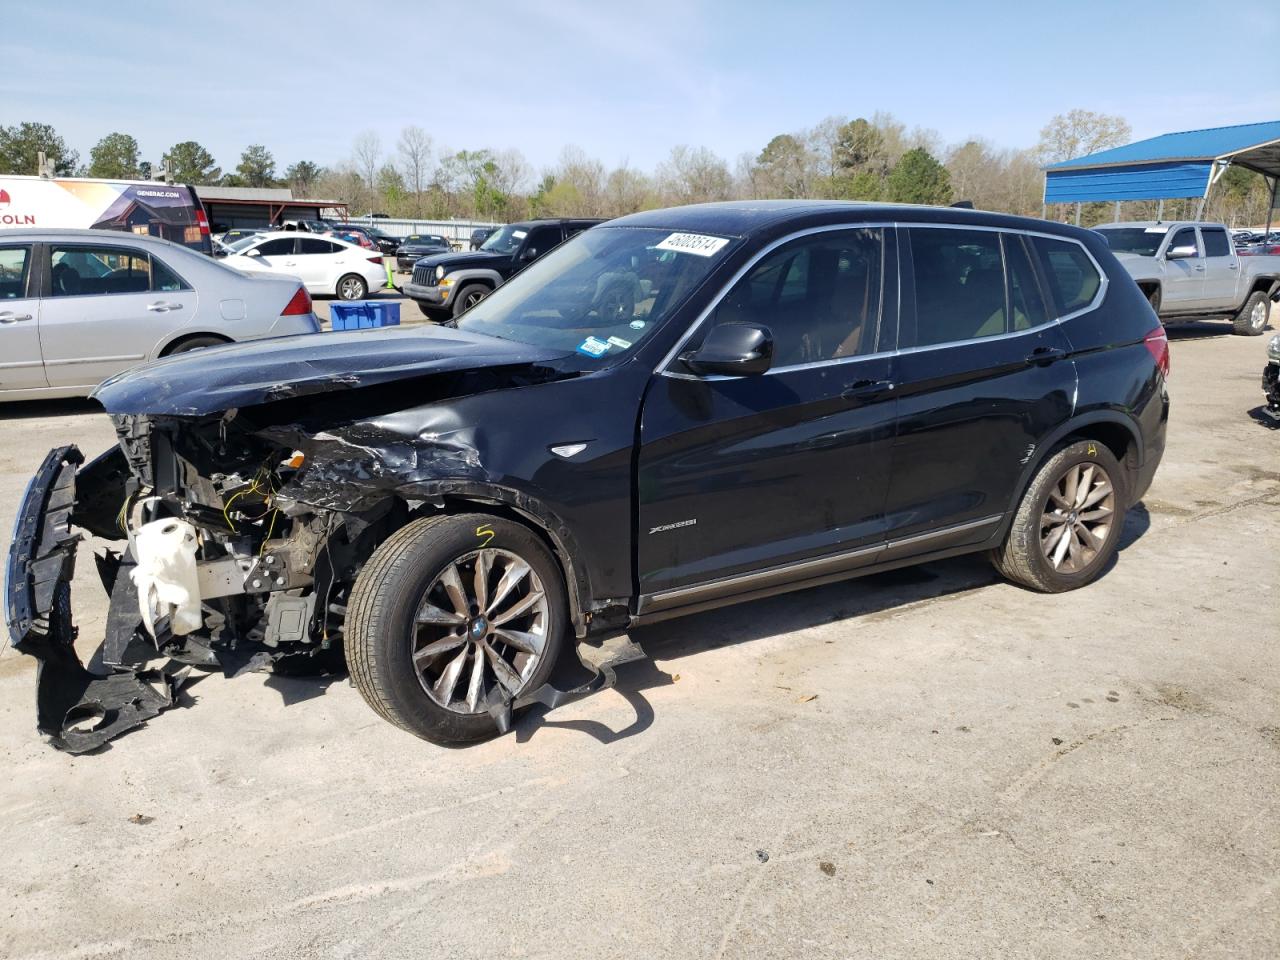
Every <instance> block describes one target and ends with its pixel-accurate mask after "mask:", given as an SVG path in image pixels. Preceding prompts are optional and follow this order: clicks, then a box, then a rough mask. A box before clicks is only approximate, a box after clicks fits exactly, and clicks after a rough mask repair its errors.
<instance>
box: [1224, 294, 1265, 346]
mask: <svg viewBox="0 0 1280 960" xmlns="http://www.w3.org/2000/svg"><path fill="white" fill-rule="evenodd" d="M1270 315H1271V300H1270V299H1269V298H1268V297H1267V295H1266V293H1265V292H1263V291H1262V290H1255V291H1254V292H1253V293H1251V294H1249V299H1248V300H1246V301H1245V302H1244V306H1243V307H1241V308H1240V312H1239V313H1237V314H1236V318H1235V322H1234V323H1233V324H1232V327H1233V330H1234V332H1235V333H1236V334H1238V335H1239V336H1244V337H1257V336H1261V335H1262V332H1263V331H1264V330H1266V329H1267V319H1268V317H1269V316H1270Z"/></svg>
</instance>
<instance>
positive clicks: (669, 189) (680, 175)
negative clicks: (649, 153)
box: [658, 144, 733, 203]
mask: <svg viewBox="0 0 1280 960" xmlns="http://www.w3.org/2000/svg"><path fill="white" fill-rule="evenodd" d="M658 184H659V191H660V193H661V194H662V195H663V199H664V200H668V201H670V202H671V203H706V202H708V201H711V200H727V199H728V198H729V195H730V192H731V189H732V186H733V178H732V177H731V176H730V175H729V166H728V164H726V163H725V162H724V161H723V160H722V159H720V157H718V156H716V155H715V154H714V153H712V152H711V151H710V150H708V149H707V148H706V147H689V146H687V145H685V144H679V145H678V146H675V147H672V148H671V155H670V156H669V157H668V158H667V160H666V162H665V163H663V164H662V165H661V166H659V167H658Z"/></svg>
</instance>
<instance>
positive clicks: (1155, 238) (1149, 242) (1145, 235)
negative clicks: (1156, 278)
mask: <svg viewBox="0 0 1280 960" xmlns="http://www.w3.org/2000/svg"><path fill="white" fill-rule="evenodd" d="M1167 232H1168V228H1167V227H1100V228H1098V233H1100V234H1102V235H1103V236H1104V237H1105V238H1106V240H1107V246H1109V247H1110V248H1111V249H1112V250H1113V251H1115V252H1116V253H1136V254H1137V255H1138V256H1140V257H1154V256H1155V254H1156V251H1157V250H1159V249H1160V243H1161V241H1163V240H1164V235H1165V234H1166V233H1167Z"/></svg>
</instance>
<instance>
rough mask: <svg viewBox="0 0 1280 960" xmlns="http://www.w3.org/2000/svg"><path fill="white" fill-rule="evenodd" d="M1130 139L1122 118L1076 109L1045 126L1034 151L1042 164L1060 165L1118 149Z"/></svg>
mask: <svg viewBox="0 0 1280 960" xmlns="http://www.w3.org/2000/svg"><path fill="white" fill-rule="evenodd" d="M1132 135H1133V130H1132V129H1131V128H1130V127H1129V121H1127V120H1125V118H1124V117H1117V116H1113V115H1111V114H1106V113H1094V112H1093V111H1092V110H1078V109H1077V110H1072V111H1070V112H1068V113H1065V114H1063V113H1060V114H1058V115H1057V116H1055V117H1054V118H1053V119H1052V120H1050V121H1049V122H1048V123H1047V124H1046V125H1045V127H1044V129H1043V130H1041V131H1040V143H1039V145H1038V147H1037V151H1038V152H1039V155H1040V160H1041V162H1042V163H1046V164H1049V163H1061V162H1062V161H1063V160H1074V159H1075V158H1076V157H1083V156H1086V155H1087V154H1090V153H1096V152H1097V151H1099V150H1106V149H1107V148H1108V147H1118V146H1120V145H1121V144H1125V143H1128V142H1129V139H1130V137H1131V136H1132Z"/></svg>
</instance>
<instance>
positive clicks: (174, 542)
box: [6, 201, 1168, 750]
mask: <svg viewBox="0 0 1280 960" xmlns="http://www.w3.org/2000/svg"><path fill="white" fill-rule="evenodd" d="M1167 373H1168V344H1167V341H1166V340H1165V337H1164V333H1163V331H1162V328H1161V326H1160V323H1159V321H1158V320H1157V319H1156V317H1155V315H1154V314H1153V313H1152V310H1151V307H1150V305H1149V304H1148V303H1147V301H1146V298H1145V297H1143V296H1142V294H1141V293H1140V292H1139V290H1138V288H1137V287H1136V286H1135V285H1134V282H1133V281H1132V279H1130V277H1129V276H1128V274H1127V273H1126V272H1125V271H1124V269H1123V268H1122V267H1121V266H1120V265H1119V264H1118V263H1117V261H1116V259H1115V258H1114V257H1113V256H1112V254H1111V253H1110V251H1109V250H1108V249H1107V246H1106V242H1105V241H1104V240H1103V239H1102V238H1101V237H1100V236H1098V235H1097V234H1094V233H1092V232H1090V231H1087V230H1080V229H1076V228H1073V227H1070V226H1063V225H1059V224H1054V223H1047V222H1044V221H1039V220H1029V219H1022V218H1017V217H1011V216H1004V215H999V214H993V213H984V212H975V211H969V210H956V209H941V208H929V207H912V206H882V205H866V204H846V203H827V202H804V201H775V202H765V203H724V204H711V205H704V206H692V207H682V208H675V209H668V210H656V211H651V212H647V213H640V214H636V215H633V216H629V217H624V218H622V219H619V220H615V221H612V222H610V223H608V224H605V225H603V226H599V227H596V228H595V229H592V230H589V231H585V232H583V233H582V234H580V235H579V236H578V237H576V238H575V239H573V240H572V241H570V242H568V243H565V244H564V245H563V246H562V247H560V248H559V249H557V250H556V251H554V252H553V253H551V254H550V255H548V256H547V257H545V258H544V259H541V260H539V261H538V262H537V263H535V264H533V265H532V266H530V267H529V268H528V269H527V270H525V271H523V272H522V273H521V274H520V275H519V276H517V277H516V278H514V279H513V280H512V281H511V282H510V283H507V284H505V285H503V286H502V287H501V288H499V289H498V290H497V291H495V292H494V294H493V295H492V296H490V297H488V298H486V299H485V300H484V301H483V302H481V303H479V304H478V305H476V306H475V307H473V308H472V309H471V310H470V311H468V312H467V313H466V314H465V315H464V316H463V317H461V318H460V319H458V320H456V321H452V322H451V323H449V324H445V325H442V326H438V327H426V328H420V329H416V330H401V331H396V330H393V331H385V332H384V331H365V332H360V333H354V334H319V335H315V336H308V337H293V338H287V339H281V340H274V341H265V342H259V343H252V344H236V345H230V346H225V347H218V348H214V349H209V350H204V351H198V352H194V353H188V354H183V355H180V356H175V357H172V358H169V359H165V360H160V361H158V362H155V363H152V364H148V365H146V366H142V367H138V368H136V369H134V370H132V371H130V372H127V373H124V374H122V375H120V376H117V377H115V378H113V379H111V380H109V381H107V382H106V383H104V384H103V385H102V386H101V387H99V389H98V391H97V393H96V394H95V396H96V397H97V399H98V400H99V401H100V402H101V403H102V405H103V406H104V407H105V408H106V410H107V412H108V413H109V414H110V415H111V417H112V419H113V421H114V423H115V426H116V429H117V432H118V434H119V445H118V446H117V447H115V448H113V449H111V450H110V451H108V452H107V453H105V454H103V455H102V456H100V457H98V458H97V459H96V460H94V461H92V462H90V463H87V464H82V457H81V454H80V453H79V451H78V450H76V449H75V448H74V447H60V448H58V449H56V450H53V451H51V452H50V454H49V456H48V457H47V458H46V460H45V462H44V464H43V465H42V466H41V468H40V470H39V472H38V473H37V475H36V477H35V478H34V479H33V481H32V484H31V487H30V489H29V491H28V494H27V496H26V498H25V502H24V504H23V507H22V511H21V514H20V517H19V521H18V527H17V531H16V536H15V539H14V545H13V548H12V550H11V555H10V559H9V582H10V588H9V591H8V594H7V597H6V604H7V610H6V613H7V618H8V622H9V628H10V631H11V633H12V637H13V640H14V643H15V644H16V646H17V647H18V648H19V649H20V650H23V651H25V652H27V653H30V654H32V655H33V656H36V657H38V658H40V659H41V660H42V661H43V664H42V670H41V673H40V681H39V691H38V693H39V697H38V725H39V728H40V729H41V730H42V731H44V732H45V733H47V734H49V735H50V736H51V737H52V738H53V741H54V743H55V744H56V745H59V746H61V747H63V748H65V749H71V750H84V749H91V748H93V747H94V746H96V745H98V744H99V743H101V741H102V740H103V739H105V738H107V737H109V736H111V735H113V734H114V733H116V732H119V731H120V730H121V729H124V728H125V727H127V726H130V725H134V724H136V723H138V722H140V721H141V720H142V719H145V718H146V717H148V716H153V715H154V714H155V713H156V712H158V711H159V710H160V709H163V708H164V706H166V705H167V703H168V702H169V700H170V699H171V697H172V689H173V687H174V686H175V685H176V683H177V682H178V681H177V679H176V678H177V676H178V674H177V672H176V671H175V669H174V668H173V667H170V668H169V669H168V670H162V671H161V672H160V674H151V675H147V674H144V673H141V672H140V671H141V669H142V666H143V664H144V663H145V662H146V661H150V660H154V658H156V657H157V655H164V656H168V657H170V658H172V660H173V661H176V662H178V663H196V664H201V665H203V666H205V667H209V668H213V667H217V666H220V667H221V668H222V669H224V670H226V671H227V672H229V673H234V672H238V671H240V670H243V669H253V668H264V667H265V668H270V669H284V668H286V667H289V666H290V665H297V664H298V663H301V662H306V661H312V662H315V661H321V660H323V659H324V657H325V656H326V655H328V654H329V653H332V654H334V655H336V654H337V652H338V651H339V650H344V651H345V657H346V661H347V664H348V666H349V668H350V671H351V675H352V677H353V679H354V681H355V684H356V686H357V687H358V688H359V689H360V691H361V693H362V694H363V695H364V697H365V698H366V699H367V700H368V702H369V704H370V705H371V706H372V707H373V708H374V710H376V711H377V712H378V713H379V714H380V715H381V716H382V717H384V718H385V719H387V720H389V721H391V722H393V723H395V724H398V725H400V726H401V727H403V728H405V729H406V730H409V731H411V732H413V733H415V734H417V735H419V736H422V737H425V738H427V739H430V740H433V741H437V742H443V743H459V742H466V741H471V740H476V739H479V738H483V737H486V736H489V735H491V734H493V733H494V732H495V731H497V730H500V729H504V728H505V727H506V725H507V724H508V723H509V722H510V717H511V711H512V709H513V707H516V708H518V707H520V706H521V705H523V704H527V703H529V702H531V701H533V700H541V701H542V702H544V703H549V704H551V703H554V702H557V696H558V695H557V694H556V693H555V691H554V690H553V689H552V688H551V687H550V685H549V684H548V682H547V681H548V677H549V675H550V672H551V669H552V666H553V664H554V663H555V661H556V659H557V657H559V656H560V654H561V653H562V652H564V651H566V650H567V648H568V647H569V646H570V645H571V644H573V642H574V641H575V638H576V639H577V640H578V641H586V640H592V639H595V638H601V637H605V636H608V635H610V634H617V633H620V632H622V631H625V630H627V629H628V628H629V627H631V626H634V625H639V624H644V623H649V622H652V621H656V620H661V619H665V618H668V617H675V616H679V615H681V614H684V613H689V612H693V611H699V610H706V609H708V608H712V607H716V606H719V605H722V604H729V603H735V602H738V601H743V600H748V599H751V598H754V597H761V596H765V595H768V594H773V593H778V592H781V591H785V590H792V589H796V588H801V587H807V586H811V585H815V584H821V583H827V582H830V581H834V580H838V579H841V578H847V577H853V576H859V575H862V574H868V573H872V572H876V571H881V570H885V569H887V568H890V567H896V566H901V565H905V564H913V563H920V562H922V561H926V560H933V559H937V558H941V557H947V556H952V555H955V554H960V553H968V552H975V551H985V552H987V553H988V554H989V555H990V557H991V559H992V561H993V562H994V564H995V565H996V567H997V568H998V569H999V570H1000V571H1001V572H1002V573H1003V574H1004V575H1005V576H1007V577H1008V578H1010V579H1011V580H1014V581H1016V582H1018V583H1020V584H1023V585H1025V586H1027V587H1030V588H1032V589H1034V590H1041V591H1062V590H1069V589H1072V588H1075V587H1081V586H1084V585H1085V584H1088V583H1090V582H1091V581H1092V580H1094V579H1095V578H1096V577H1098V576H1099V575H1100V574H1101V573H1102V572H1103V571H1104V570H1105V569H1106V568H1107V565H1108V563H1109V562H1110V561H1111V559H1112V557H1113V555H1114V553H1115V551H1116V542H1117V539H1118V537H1119V536H1120V531H1121V527H1122V524H1123V521H1124V516H1125V511H1126V509H1127V508H1129V507H1130V506H1132V505H1133V504H1134V503H1135V502H1136V501H1137V500H1138V498H1139V497H1141V496H1142V494H1143V492H1144V491H1145V490H1146V489H1147V487H1148V485H1149V484H1150V482H1151V479H1152V475H1153V474H1154V473H1155V470H1156V467H1157V465H1158V464H1159V462H1160V458H1161V455H1162V453H1163V450H1164V442H1165V429H1166V422H1167V418H1168V394H1167V391H1166V386H1165V378H1166V375H1167ZM81 530H83V531H86V532H88V533H91V534H93V535H95V536H98V537H103V538H106V539H108V540H109V541H113V542H114V544H115V546H114V547H113V548H112V549H110V550H108V551H107V552H105V553H104V554H103V555H101V556H100V557H99V558H98V567H99V571H100V573H101V577H102V580H103V584H104V587H105V589H106V591H107V593H108V594H109V595H110V597H111V607H110V615H109V617H108V627H107V636H106V638H105V641H104V646H103V651H102V658H101V659H102V660H103V662H104V663H105V664H106V665H107V666H108V667H109V668H110V669H112V670H113V671H115V672H114V673H113V674H112V675H110V676H107V677H105V678H103V677H97V676H94V675H90V674H88V673H87V672H86V671H85V670H84V668H83V667H81V665H80V662H79V660H78V659H77V657H76V654H75V652H74V650H73V649H72V645H71V638H72V636H73V635H74V634H73V628H72V624H71V601H70V592H69V591H70V586H69V585H70V581H71V572H72V564H73V562H74V557H75V549H76V541H77V540H78V539H79V538H80V534H79V532H78V531H81ZM161 679H163V680H165V681H166V682H167V684H168V686H167V687H166V686H165V683H160V682H159V681H160V680H161ZM157 687H159V688H160V692H159V693H156V692H155V691H156V689H157ZM166 690H167V692H166ZM147 691H150V697H151V699H147V697H148V693H147ZM130 697H132V699H129V698H130ZM122 702H123V703H124V704H125V705H126V707H127V709H126V708H125V707H121V703H122ZM85 716H93V717H100V719H99V722H98V726H97V727H96V728H95V729H94V730H93V731H92V732H90V733H83V732H81V731H80V730H79V729H73V727H72V725H71V723H70V721H71V720H72V719H83V718H84V717H85Z"/></svg>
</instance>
